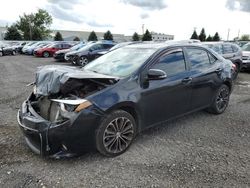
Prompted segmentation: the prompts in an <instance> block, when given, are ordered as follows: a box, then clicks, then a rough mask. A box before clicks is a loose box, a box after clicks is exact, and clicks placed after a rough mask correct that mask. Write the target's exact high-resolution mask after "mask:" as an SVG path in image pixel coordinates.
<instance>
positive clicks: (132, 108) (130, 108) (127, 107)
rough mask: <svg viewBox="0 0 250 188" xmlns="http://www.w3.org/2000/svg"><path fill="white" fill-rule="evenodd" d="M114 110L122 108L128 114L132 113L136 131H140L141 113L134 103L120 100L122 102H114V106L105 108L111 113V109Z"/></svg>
mask: <svg viewBox="0 0 250 188" xmlns="http://www.w3.org/2000/svg"><path fill="white" fill-rule="evenodd" d="M115 110H123V111H125V112H128V113H129V114H130V115H132V116H133V118H134V119H135V122H136V132H137V133H138V132H140V131H141V121H142V120H141V115H140V112H139V110H138V108H137V107H136V104H135V103H133V102H122V103H119V104H116V105H115V106H113V107H111V108H109V109H108V110H107V113H111V112H112V111H115Z"/></svg>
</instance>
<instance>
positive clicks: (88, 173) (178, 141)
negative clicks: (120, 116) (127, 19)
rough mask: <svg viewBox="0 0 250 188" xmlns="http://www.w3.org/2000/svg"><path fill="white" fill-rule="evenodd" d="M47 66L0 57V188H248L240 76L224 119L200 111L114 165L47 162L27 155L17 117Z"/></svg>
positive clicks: (249, 140)
mask: <svg viewBox="0 0 250 188" xmlns="http://www.w3.org/2000/svg"><path fill="white" fill-rule="evenodd" d="M52 63H53V64H60V63H57V62H54V60H53V59H52V58H48V59H43V58H35V57H31V56H21V55H20V56H5V57H0V88H1V89H0V187H32V188H33V187H250V123H249V122H250V73H241V74H240V75H239V78H238V80H237V82H236V85H235V89H234V91H233V94H232V95H231V100H230V105H229V107H228V109H227V111H226V112H225V113H224V114H222V115H219V116H215V115H211V114H208V113H206V112H203V111H201V112H196V113H193V114H191V115H187V116H184V117H182V118H179V119H177V120H174V121H170V122H168V123H166V124H164V125H162V126H158V127H155V128H152V129H150V130H147V131H145V132H143V133H142V134H140V135H139V136H138V137H137V138H136V140H135V142H134V144H133V145H132V146H131V148H130V149H129V150H128V151H127V152H126V153H124V154H123V155H121V156H118V157H116V158H105V157H103V156H101V155H100V154H98V153H97V152H90V153H86V154H84V155H83V156H81V157H77V158H72V159H67V160H66V159H65V160H51V159H42V158H41V157H40V156H37V155H35V154H33V153H32V152H31V151H30V150H29V149H28V148H27V146H26V145H25V143H24V140H23V136H22V134H21V131H20V130H19V128H18V124H17V121H16V113H17V109H18V108H19V107H20V105H21V103H22V101H23V100H25V98H26V97H27V96H28V94H29V93H30V92H31V90H32V88H31V87H26V84H28V83H30V82H32V81H33V80H34V72H35V70H36V67H38V66H41V65H48V64H52ZM61 64H65V63H61Z"/></svg>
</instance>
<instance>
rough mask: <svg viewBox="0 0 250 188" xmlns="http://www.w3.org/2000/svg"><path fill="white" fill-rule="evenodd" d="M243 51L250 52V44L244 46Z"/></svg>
mask: <svg viewBox="0 0 250 188" xmlns="http://www.w3.org/2000/svg"><path fill="white" fill-rule="evenodd" d="M242 50H243V51H250V44H245V45H244V46H242Z"/></svg>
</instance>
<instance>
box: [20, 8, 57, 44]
mask: <svg viewBox="0 0 250 188" xmlns="http://www.w3.org/2000/svg"><path fill="white" fill-rule="evenodd" d="M51 24H52V17H51V16H50V15H49V13H48V12H47V11H46V10H43V9H39V10H38V12H36V13H31V14H24V15H23V16H19V21H17V28H18V29H19V30H20V31H22V33H23V38H24V40H44V39H46V38H48V37H49V35H50V33H51V31H50V30H49V27H50V25H51Z"/></svg>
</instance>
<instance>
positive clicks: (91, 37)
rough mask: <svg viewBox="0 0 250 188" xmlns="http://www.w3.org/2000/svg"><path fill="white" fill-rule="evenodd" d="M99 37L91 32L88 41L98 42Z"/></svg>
mask: <svg viewBox="0 0 250 188" xmlns="http://www.w3.org/2000/svg"><path fill="white" fill-rule="evenodd" d="M97 40H98V39H97V36H96V34H95V32H94V31H91V33H90V34H89V38H88V41H97Z"/></svg>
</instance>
